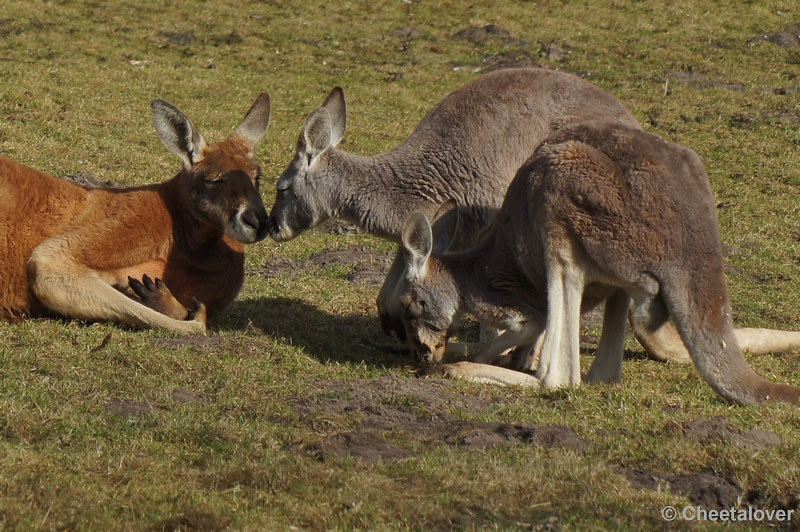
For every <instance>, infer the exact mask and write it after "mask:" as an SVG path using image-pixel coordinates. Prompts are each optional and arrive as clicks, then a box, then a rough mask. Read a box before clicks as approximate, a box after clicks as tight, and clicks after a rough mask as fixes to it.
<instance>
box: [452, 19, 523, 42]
mask: <svg viewBox="0 0 800 532" xmlns="http://www.w3.org/2000/svg"><path fill="white" fill-rule="evenodd" d="M455 39H456V40H461V41H469V42H472V43H475V44H485V43H487V42H500V43H502V44H503V45H505V46H525V45H526V44H527V43H526V42H525V41H524V40H522V39H518V38H516V37H514V36H512V35H511V33H510V32H509V31H508V30H505V29H503V28H501V27H500V26H497V25H495V24H487V25H486V26H472V27H470V28H466V29H463V30H461V31H459V32H458V33H456V35H455Z"/></svg>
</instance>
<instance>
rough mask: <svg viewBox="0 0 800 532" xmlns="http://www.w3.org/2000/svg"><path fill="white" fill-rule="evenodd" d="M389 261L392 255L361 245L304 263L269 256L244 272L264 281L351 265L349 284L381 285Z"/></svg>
mask: <svg viewBox="0 0 800 532" xmlns="http://www.w3.org/2000/svg"><path fill="white" fill-rule="evenodd" d="M392 260H394V256H393V255H392V254H391V253H381V252H378V251H375V250H372V249H369V248H366V247H364V246H350V247H347V248H339V249H326V250H323V251H320V252H319V253H315V254H314V255H312V256H311V257H309V258H308V259H306V260H292V259H287V258H282V257H271V258H270V259H269V261H267V264H266V266H265V267H264V268H261V269H248V270H247V271H246V273H247V275H259V276H263V277H266V278H267V279H269V278H272V277H280V276H285V277H289V278H294V277H298V276H300V275H302V274H304V273H307V272H312V271H317V270H319V269H321V268H325V267H330V266H352V268H353V271H352V272H351V273H350V274H348V275H347V280H348V281H350V282H354V283H367V284H373V285H380V284H382V283H383V280H384V279H385V278H386V274H387V273H388V272H389V268H390V267H391V265H392Z"/></svg>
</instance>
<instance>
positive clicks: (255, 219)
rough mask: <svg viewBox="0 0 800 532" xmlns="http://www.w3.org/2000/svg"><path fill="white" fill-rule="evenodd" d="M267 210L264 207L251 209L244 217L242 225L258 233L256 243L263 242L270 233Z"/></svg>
mask: <svg viewBox="0 0 800 532" xmlns="http://www.w3.org/2000/svg"><path fill="white" fill-rule="evenodd" d="M268 218H269V216H268V215H267V209H265V208H264V207H260V208H255V209H251V210H249V211H247V212H245V213H244V214H243V215H242V223H243V224H245V225H247V226H248V227H250V228H252V229H253V231H255V232H256V235H257V237H256V241H259V240H263V239H264V238H266V236H267V234H268V233H269V224H268V223H267V219H268Z"/></svg>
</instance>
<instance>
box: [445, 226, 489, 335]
mask: <svg viewBox="0 0 800 532" xmlns="http://www.w3.org/2000/svg"><path fill="white" fill-rule="evenodd" d="M487 247H489V246H487V243H486V242H484V243H483V244H480V245H478V246H477V247H475V248H472V249H469V250H466V251H461V252H458V253H450V254H445V255H442V256H440V257H439V260H440V262H441V265H442V267H443V269H444V270H445V271H446V272H447V274H448V275H449V276H450V278H451V279H452V280H453V283H454V284H455V286H456V287H457V288H456V290H457V291H458V297H459V302H458V308H459V311H460V312H461V313H465V312H469V313H470V314H473V315H475V317H476V318H478V320H479V321H481V322H483V321H486V320H487V319H488V315H487V310H488V307H493V306H494V305H492V304H491V295H490V293H489V292H490V290H489V281H490V279H489V261H488V260H487V259H488V258H491V256H490V255H487V254H486V251H488V250H487V249H486V248H487Z"/></svg>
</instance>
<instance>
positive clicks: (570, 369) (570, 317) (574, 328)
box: [536, 242, 586, 388]
mask: <svg viewBox="0 0 800 532" xmlns="http://www.w3.org/2000/svg"><path fill="white" fill-rule="evenodd" d="M572 244H573V243H572V242H568V243H567V246H568V247H572ZM556 245H557V244H556ZM571 251H572V250H571V249H567V250H561V249H558V250H553V251H551V252H549V253H548V252H547V251H546V252H545V254H546V255H547V257H546V264H547V324H546V326H545V333H544V334H545V336H544V344H543V345H542V353H541V356H540V359H539V367H538V368H537V370H536V377H537V378H539V379H540V380H541V384H542V387H543V388H558V387H561V386H570V385H578V384H580V382H581V371H580V369H581V368H580V319H581V299H582V296H583V290H584V288H585V286H586V282H585V277H586V272H585V271H584V269H583V268H582V266H581V265H580V264H578V263H577V262H576V261H575V260H574V259H573V257H572V253H571Z"/></svg>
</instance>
